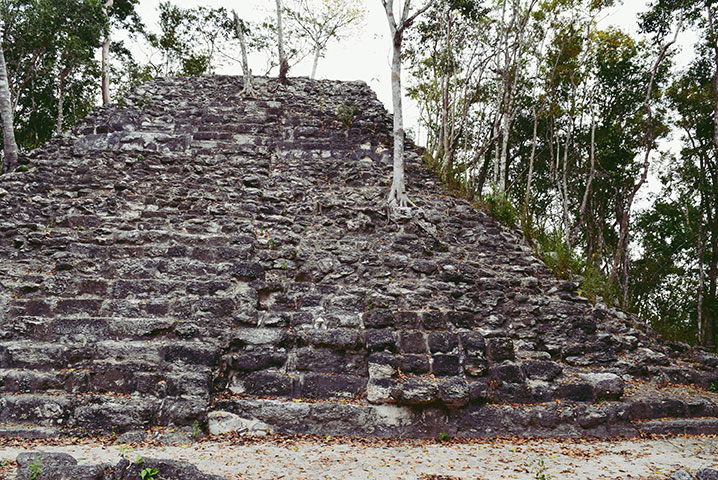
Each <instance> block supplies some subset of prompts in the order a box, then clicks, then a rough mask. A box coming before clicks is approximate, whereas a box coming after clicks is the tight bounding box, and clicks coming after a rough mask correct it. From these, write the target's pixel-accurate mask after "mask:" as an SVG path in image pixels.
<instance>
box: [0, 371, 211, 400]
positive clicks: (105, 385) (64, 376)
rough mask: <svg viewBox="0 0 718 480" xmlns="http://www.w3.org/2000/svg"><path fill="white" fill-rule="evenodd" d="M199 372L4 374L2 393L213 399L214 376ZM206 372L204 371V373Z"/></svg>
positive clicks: (0, 385) (0, 382) (1, 373)
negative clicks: (133, 394) (210, 396)
mask: <svg viewBox="0 0 718 480" xmlns="http://www.w3.org/2000/svg"><path fill="white" fill-rule="evenodd" d="M198 370H200V371H198V372H181V371H179V372H177V371H175V372H170V371H159V372H158V371H154V372H142V371H137V370H136V369H135V368H133V367H129V368H128V367H127V366H122V365H117V366H105V365H102V364H98V365H92V366H91V367H89V368H86V369H74V368H71V369H63V370H43V371H38V370H28V369H2V370H0V392H7V393H48V394H50V393H53V394H59V393H73V394H87V393H97V394H106V393H114V394H131V393H135V392H136V393H140V394H143V395H149V396H153V397H158V398H164V397H177V396H184V395H193V396H198V397H209V394H210V393H211V389H212V388H211V383H212V375H211V372H210V371H209V370H208V369H198ZM201 370H204V371H201Z"/></svg>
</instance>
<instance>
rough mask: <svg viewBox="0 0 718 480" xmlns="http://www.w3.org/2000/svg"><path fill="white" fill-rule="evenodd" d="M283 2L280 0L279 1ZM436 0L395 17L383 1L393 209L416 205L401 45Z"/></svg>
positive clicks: (390, 2) (407, 6)
mask: <svg viewBox="0 0 718 480" xmlns="http://www.w3.org/2000/svg"><path fill="white" fill-rule="evenodd" d="M277 1H279V0H277ZM434 1H435V0H429V1H427V2H426V3H424V4H423V5H422V6H421V7H419V8H418V9H417V10H416V11H414V13H411V0H404V5H403V7H402V8H401V11H400V12H399V16H398V17H397V16H396V15H395V14H394V0H381V3H382V5H383V6H384V11H385V12H386V18H387V21H388V22H389V31H390V33H391V42H392V60H391V96H392V106H393V111H394V161H393V175H392V182H391V190H390V191H389V198H388V199H387V204H388V206H389V207H390V208H396V207H400V208H406V207H409V206H410V205H412V202H411V200H409V196H408V195H407V194H406V175H405V172H404V140H405V137H406V132H404V117H403V114H402V106H401V103H402V102H401V94H402V92H401V44H402V42H403V40H404V32H406V30H407V29H408V28H409V27H411V25H412V23H414V20H416V17H418V16H419V15H421V14H422V13H424V12H425V11H426V10H428V9H429V7H431V5H432V4H433V3H434Z"/></svg>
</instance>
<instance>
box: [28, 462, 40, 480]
mask: <svg viewBox="0 0 718 480" xmlns="http://www.w3.org/2000/svg"><path fill="white" fill-rule="evenodd" d="M40 475H42V462H41V461H40V459H39V458H37V457H35V460H33V461H32V463H31V464H30V475H29V478H30V479H31V480H35V479H36V478H37V477H39V476H40Z"/></svg>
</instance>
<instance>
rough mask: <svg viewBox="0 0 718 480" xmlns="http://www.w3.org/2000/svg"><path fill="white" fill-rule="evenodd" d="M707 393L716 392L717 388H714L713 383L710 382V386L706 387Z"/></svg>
mask: <svg viewBox="0 0 718 480" xmlns="http://www.w3.org/2000/svg"><path fill="white" fill-rule="evenodd" d="M708 391H709V392H713V393H715V392H718V386H716V384H715V383H712V382H711V384H710V386H709V387H708Z"/></svg>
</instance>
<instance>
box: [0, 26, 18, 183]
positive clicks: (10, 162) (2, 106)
mask: <svg viewBox="0 0 718 480" xmlns="http://www.w3.org/2000/svg"><path fill="white" fill-rule="evenodd" d="M3 50H4V48H3V42H2V38H0V116H2V128H3V157H4V158H3V162H2V169H0V173H4V172H11V171H12V170H14V169H15V168H17V165H18V163H17V143H16V142H15V125H14V122H13V109H12V100H11V99H10V88H9V86H8V74H7V66H6V65H5V53H4V51H3Z"/></svg>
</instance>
